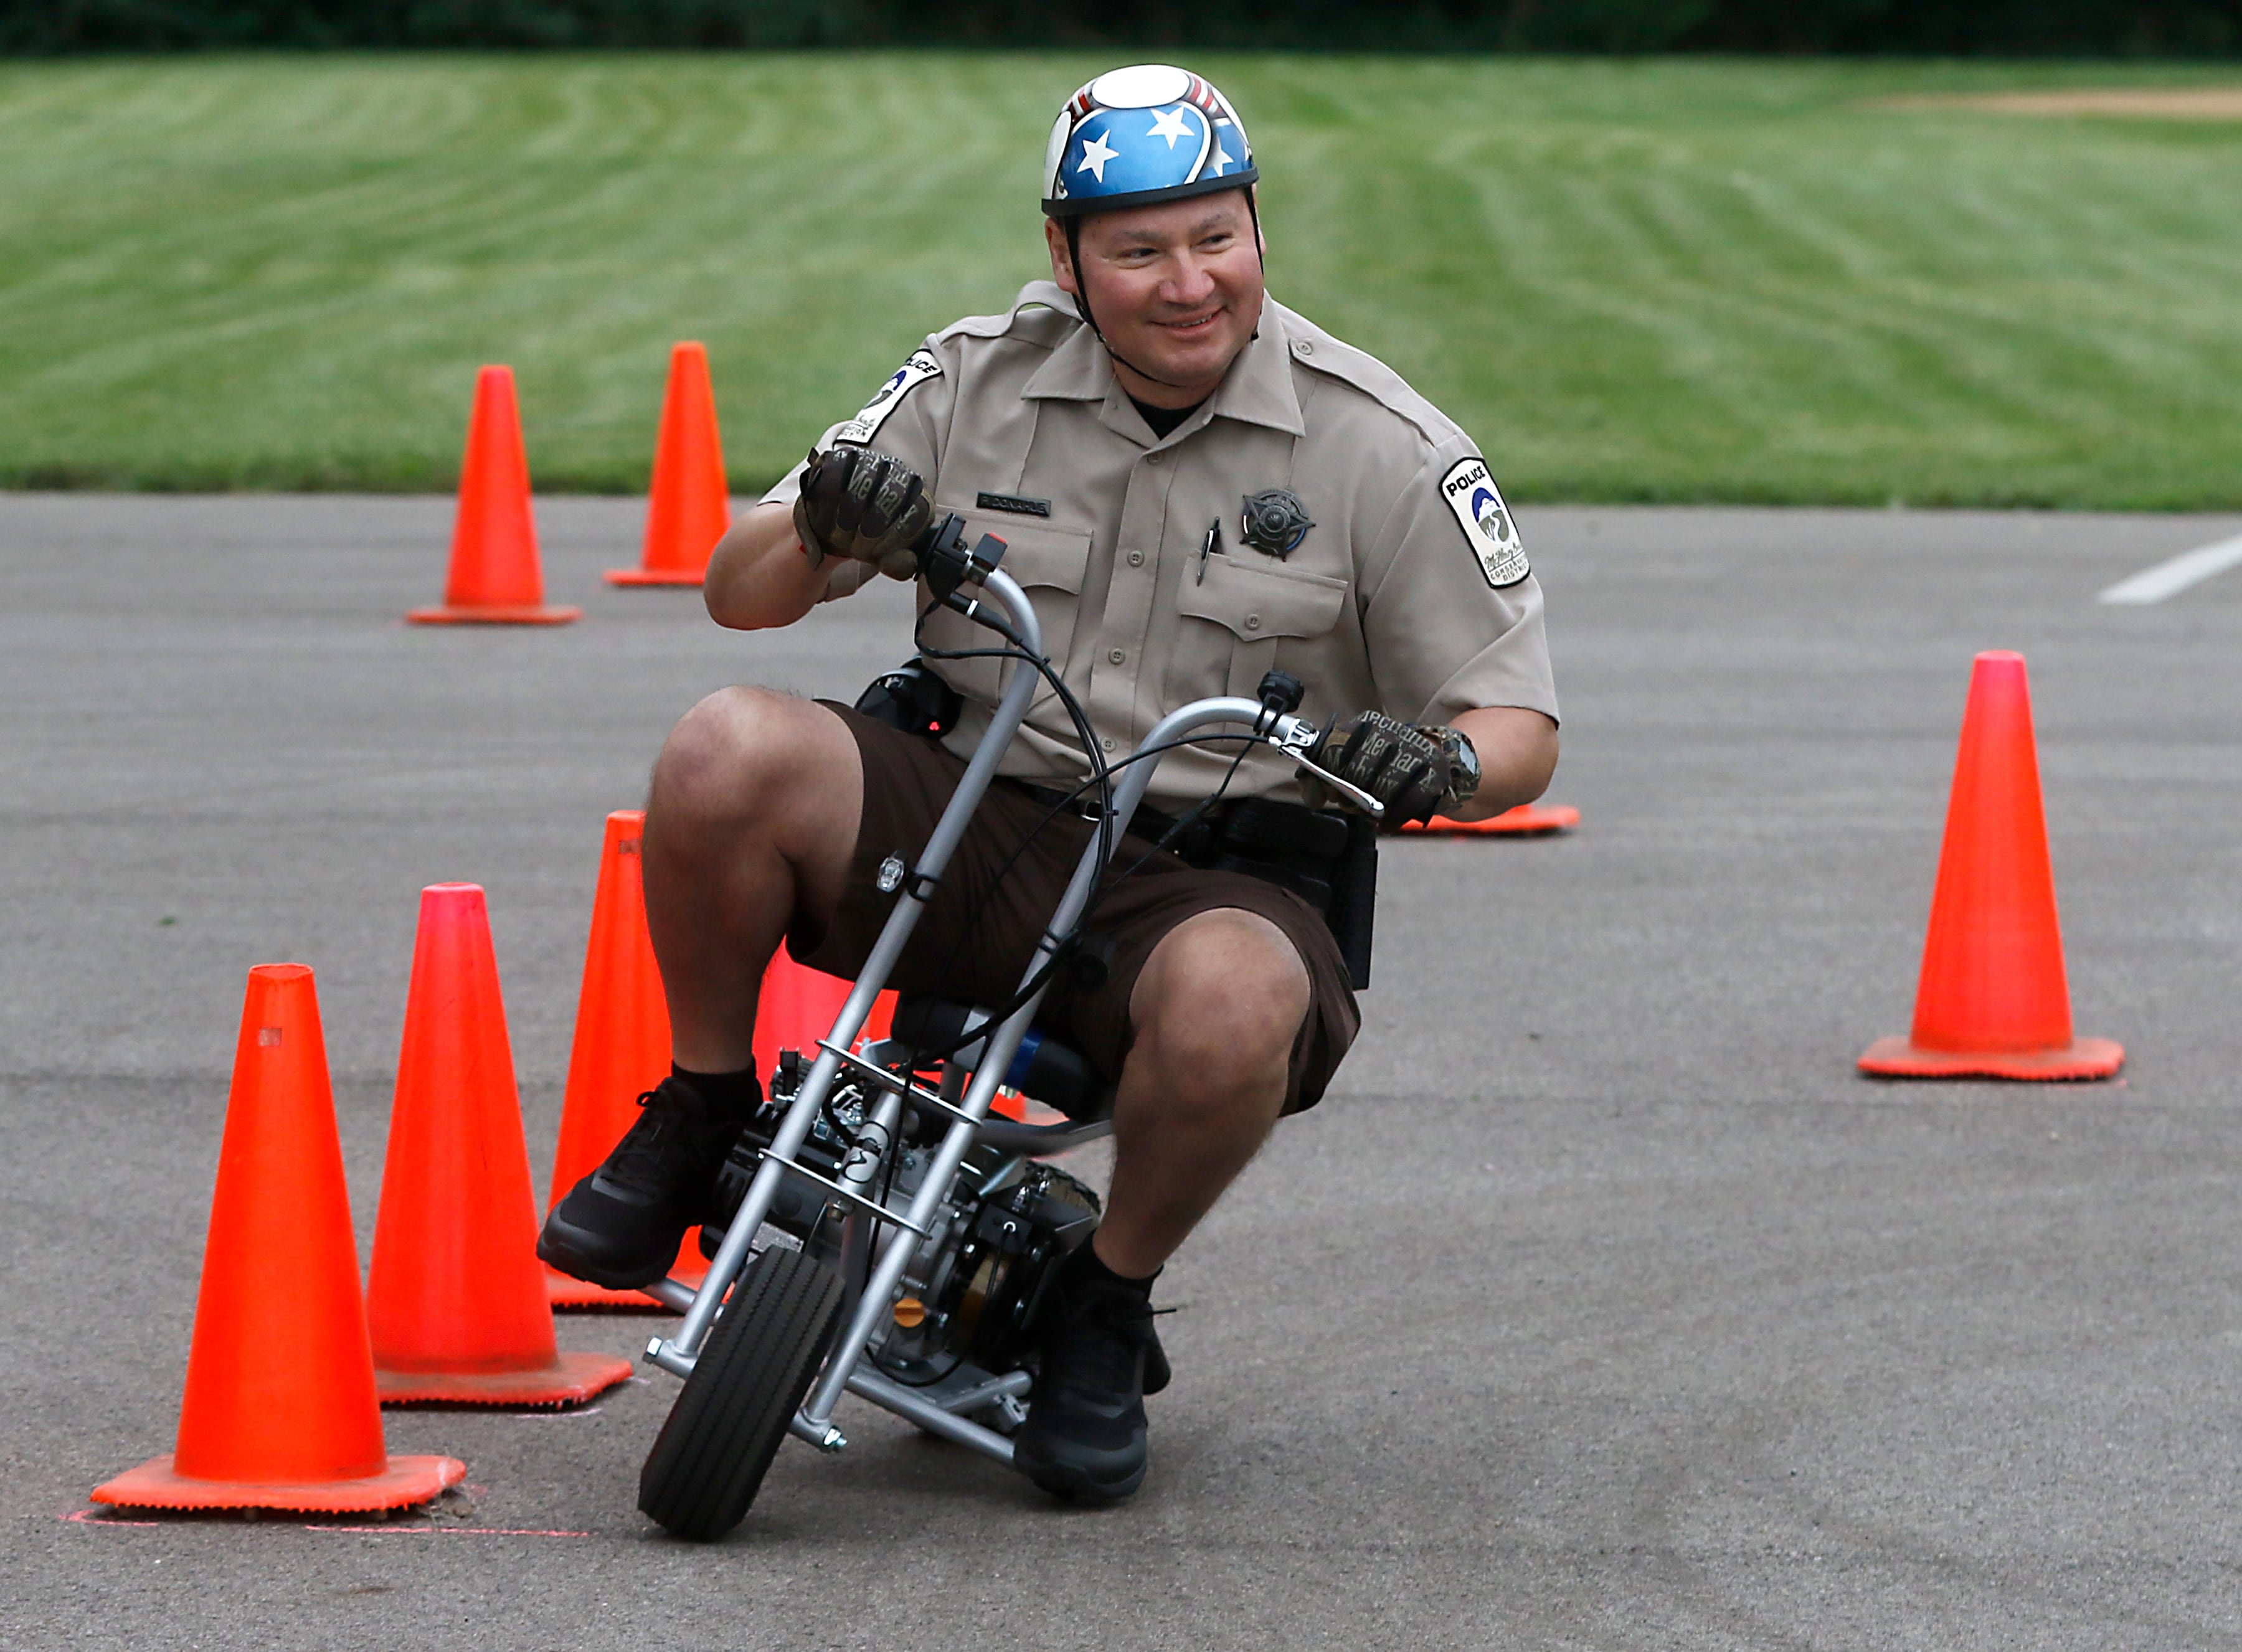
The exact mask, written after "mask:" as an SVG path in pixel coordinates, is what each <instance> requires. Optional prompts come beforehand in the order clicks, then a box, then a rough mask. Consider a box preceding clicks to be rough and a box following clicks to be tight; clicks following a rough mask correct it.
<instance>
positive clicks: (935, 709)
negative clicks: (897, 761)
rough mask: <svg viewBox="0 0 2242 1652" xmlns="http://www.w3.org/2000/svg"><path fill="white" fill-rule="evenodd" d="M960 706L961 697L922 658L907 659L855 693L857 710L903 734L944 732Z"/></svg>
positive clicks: (954, 721) (953, 722)
mask: <svg viewBox="0 0 2242 1652" xmlns="http://www.w3.org/2000/svg"><path fill="white" fill-rule="evenodd" d="M964 708H965V700H964V697H963V695H960V694H959V693H958V692H957V689H955V688H951V687H950V685H949V684H948V683H946V682H943V680H942V679H941V678H940V677H937V676H936V675H934V673H933V672H932V671H931V670H930V669H929V668H928V667H927V663H926V661H923V660H910V661H906V662H905V663H903V664H902V665H899V666H897V667H896V668H895V669H894V670H892V671H890V672H889V673H887V674H886V675H883V676H877V677H875V678H873V679H872V681H871V682H870V684H869V686H868V687H867V688H865V690H864V692H863V693H862V694H860V695H857V696H856V709H857V710H859V711H861V712H863V714H864V715H866V716H868V717H869V718H870V719H871V720H872V721H873V722H883V723H885V724H887V726H888V727H889V728H890V729H901V730H902V731H903V733H905V734H907V735H943V734H948V733H949V732H950V729H954V728H956V727H957V715H958V713H959V712H961V711H963V709H964Z"/></svg>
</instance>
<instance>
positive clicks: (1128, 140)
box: [1044, 64, 1260, 218]
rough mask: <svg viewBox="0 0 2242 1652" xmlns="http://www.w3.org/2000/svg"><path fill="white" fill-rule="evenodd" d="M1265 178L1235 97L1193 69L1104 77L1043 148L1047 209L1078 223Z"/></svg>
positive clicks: (1139, 69) (1151, 67) (1161, 67)
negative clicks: (1233, 104) (1234, 104)
mask: <svg viewBox="0 0 2242 1652" xmlns="http://www.w3.org/2000/svg"><path fill="white" fill-rule="evenodd" d="M1259 176H1260V174H1259V172H1258V171H1255V170H1254V166H1253V146H1252V144H1249V143H1248V142H1246V140H1245V123H1244V122H1242V121H1240V120H1239V119H1238V116H1237V115H1236V113H1235V112H1233V111H1232V109H1231V107H1230V100H1229V99H1228V98H1226V97H1224V96H1223V95H1222V94H1221V93H1220V92H1219V91H1217V90H1215V88H1214V86H1213V85H1212V84H1210V83H1209V82H1207V81H1205V80H1202V79H1200V78H1199V77H1198V76H1197V75H1194V74H1192V73H1191V71H1189V70H1187V69H1178V68H1175V67H1174V66H1172V65H1171V64H1132V65H1131V66H1130V67H1129V68H1126V69H1114V70H1110V71H1107V72H1106V73H1104V74H1102V75H1100V76H1098V78H1097V79H1095V80H1093V81H1091V82H1090V83H1089V84H1087V85H1085V86H1084V87H1083V88H1082V89H1081V90H1080V91H1077V92H1076V93H1075V94H1074V96H1073V97H1070V98H1068V99H1067V100H1066V107H1064V109H1062V110H1060V111H1058V119H1057V121H1055V122H1053V123H1052V124H1051V142H1050V143H1049V144H1047V145H1046V146H1045V147H1044V212H1047V213H1049V214H1050V215H1051V217H1053V218H1080V217H1082V216H1083V215H1084V214H1085V213H1090V212H1104V211H1105V210H1106V209H1107V208H1109V207H1116V206H1145V205H1151V204H1152V203H1154V202H1158V201H1179V200H1182V199H1184V198H1185V197H1186V196H1191V195H1207V194H1212V193H1213V192H1214V191H1217V190H1225V189H1238V188H1239V187H1241V186H1242V185H1247V184H1251V183H1252V182H1253V181H1254V179H1255V178H1259Z"/></svg>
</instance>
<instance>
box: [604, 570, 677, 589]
mask: <svg viewBox="0 0 2242 1652" xmlns="http://www.w3.org/2000/svg"><path fill="white" fill-rule="evenodd" d="M601 578H603V579H605V580H606V581H607V583H608V584H610V585H698V584H700V583H701V575H699V574H695V573H693V572H691V571H690V570H688V569H682V568H652V567H611V568H609V569H608V570H607V573H606V574H602V575H601Z"/></svg>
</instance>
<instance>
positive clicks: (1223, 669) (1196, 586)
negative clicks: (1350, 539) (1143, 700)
mask: <svg viewBox="0 0 2242 1652" xmlns="http://www.w3.org/2000/svg"><path fill="white" fill-rule="evenodd" d="M1201 567H1204V568H1205V578H1204V579H1200V578H1198V577H1197V574H1198V571H1199V569H1200V568H1201ZM1350 589H1351V586H1350V585H1349V583H1348V581H1346V580H1341V579H1334V578H1332V576H1331V575H1330V574H1310V573H1307V572H1306V571H1304V570H1300V569H1296V568H1289V567H1285V565H1284V564H1283V563H1282V562H1279V561H1269V560H1266V559H1264V558H1261V557H1259V556H1256V557H1254V558H1253V559H1252V561H1248V560H1246V559H1245V558H1244V557H1242V556H1221V555H1215V556H1209V557H1207V558H1206V559H1205V561H1204V562H1203V563H1200V562H1194V563H1192V564H1191V570H1190V571H1189V572H1187V573H1186V574H1185V575H1184V582H1183V590H1182V594H1181V595H1180V596H1179V597H1178V599H1177V601H1176V612H1177V613H1178V614H1180V615H1181V616H1182V623H1181V624H1179V625H1178V627H1177V628H1176V646H1175V652H1174V653H1173V654H1172V655H1170V656H1169V661H1168V676H1167V694H1166V696H1165V698H1166V701H1167V708H1168V709H1169V710H1171V711H1172V710H1173V709H1175V708H1176V707H1178V706H1180V705H1183V704H1185V703H1186V702H1190V701H1192V700H1200V699H1205V697H1206V696H1208V695H1218V694H1229V695H1243V696H1245V698H1246V699H1248V700H1252V699H1255V698H1257V697H1259V689H1260V687H1261V679H1262V678H1263V677H1264V676H1265V675H1267V674H1268V673H1269V672H1271V671H1273V670H1274V669H1276V668H1277V650H1278V647H1279V644H1280V643H1282V642H1284V641H1286V640H1287V639H1290V640H1291V641H1292V642H1293V644H1294V650H1292V651H1294V652H1296V651H1297V649H1298V645H1299V643H1300V642H1302V641H1309V640H1312V639H1314V638H1317V637H1321V636H1327V635H1330V633H1331V630H1332V627H1334V626H1336V625H1337V624H1338V623H1339V614H1341V613H1342V612H1343V611H1344V609H1345V608H1346V600H1347V593H1348V591H1349V590H1350ZM1309 686H1310V687H1311V688H1313V687H1314V685H1313V684H1312V683H1311V684H1310V685H1309Z"/></svg>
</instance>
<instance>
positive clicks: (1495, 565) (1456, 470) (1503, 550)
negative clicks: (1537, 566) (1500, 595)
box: [1440, 454, 1534, 591]
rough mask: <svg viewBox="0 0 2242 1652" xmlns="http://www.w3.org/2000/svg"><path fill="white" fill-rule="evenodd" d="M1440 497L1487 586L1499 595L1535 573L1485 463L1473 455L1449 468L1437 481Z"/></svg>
mask: <svg viewBox="0 0 2242 1652" xmlns="http://www.w3.org/2000/svg"><path fill="white" fill-rule="evenodd" d="M1440 497H1441V498H1442V499H1444V500H1447V505H1448V508H1449V509H1450V510H1452V511H1453V512H1454V513H1455V514H1456V524H1457V526H1458V527H1461V528H1462V529H1463V531H1464V538H1465V540H1466V541H1467V542H1468V543H1469V544H1470V546H1471V547H1472V554H1473V555H1474V556H1476V557H1478V558H1479V570H1480V573H1482V574H1486V575H1487V583H1488V584H1489V585H1491V586H1493V587H1494V588H1495V589H1496V590H1498V591H1500V589H1502V588H1503V587H1505V586H1507V585H1515V584H1517V583H1518V582H1519V581H1520V580H1522V579H1524V578H1525V577H1526V576H1527V574H1531V573H1532V572H1533V571H1534V569H1533V568H1532V567H1531V566H1530V565H1528V563H1527V561H1526V547H1525V546H1523V545H1522V544H1520V542H1519V539H1518V524H1517V523H1515V522H1514V521H1512V520H1510V507H1508V506H1507V505H1505V504H1504V503H1503V502H1502V495H1501V494H1500V493H1498V492H1497V491H1495V486H1494V477H1493V476H1490V475H1489V474H1488V473H1487V460H1484V459H1481V458H1480V457H1478V456H1477V455H1476V454H1474V455H1473V456H1472V457H1471V458H1469V459H1459V460H1456V462H1455V463H1454V464H1453V465H1451V466H1449V467H1448V473H1447V475H1445V476H1443V477H1441V478H1440Z"/></svg>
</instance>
